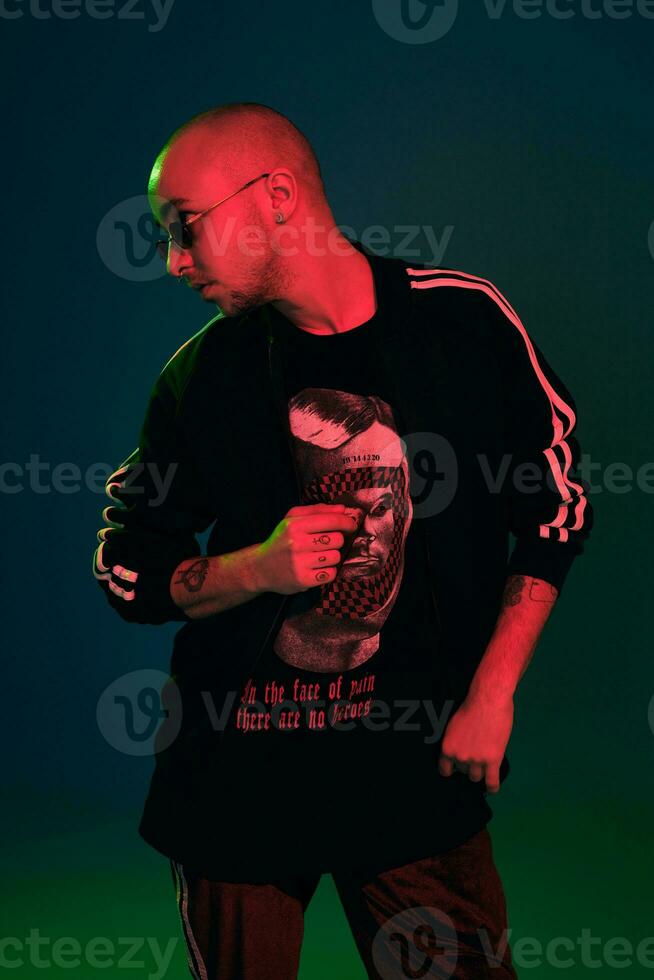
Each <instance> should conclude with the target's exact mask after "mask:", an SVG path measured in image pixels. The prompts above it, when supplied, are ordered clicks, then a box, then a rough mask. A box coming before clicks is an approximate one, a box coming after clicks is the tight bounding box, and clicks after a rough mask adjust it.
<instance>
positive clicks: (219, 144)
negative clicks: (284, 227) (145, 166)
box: [150, 102, 325, 207]
mask: <svg viewBox="0 0 654 980" xmlns="http://www.w3.org/2000/svg"><path fill="white" fill-rule="evenodd" d="M173 151H174V152H175V155H177V154H178V152H179V151H183V155H184V159H185V161H186V162H187V164H188V166H189V169H191V170H192V171H194V172H197V171H198V169H200V168H202V169H206V168H210V169H211V170H213V172H214V173H215V174H216V175H220V177H221V178H222V180H221V183H223V184H224V186H229V187H234V188H236V187H240V186H241V185H242V184H244V183H246V181H248V180H251V179H252V178H253V177H256V176H257V175H258V174H261V173H264V172H270V171H272V170H274V169H275V168H277V167H284V168H286V169H288V170H290V171H292V173H293V175H294V177H295V179H296V180H297V181H298V184H299V185H300V187H301V190H302V192H303V193H304V195H305V198H306V201H307V204H309V205H310V206H312V207H320V206H321V205H323V204H324V203H325V189H324V184H323V180H322V174H321V172H320V164H319V163H318V159H317V157H316V155H315V153H314V151H313V148H312V146H311V144H310V143H309V140H308V139H307V138H306V136H305V135H304V134H303V133H302V132H301V131H300V130H299V129H298V128H297V126H295V125H294V124H293V123H292V122H291V121H290V119H287V117H286V116H284V115H282V113H281V112H277V111H276V110H275V109H271V108H270V107H269V106H266V105H261V104H260V103H257V102H232V103H227V104H225V105H220V106H216V107H215V108H213V109H208V110H207V111H206V112H201V113H198V114H197V115H196V116H193V117H192V118H191V119H189V120H188V121H187V122H185V123H184V125H183V126H180V127H179V129H177V130H175V132H174V133H173V134H172V136H171V137H170V138H169V139H168V141H167V142H166V144H165V146H164V147H163V149H162V150H161V152H160V153H159V156H158V157H157V161H156V163H155V166H154V168H153V171H152V175H151V178H150V190H151V191H153V190H155V188H154V187H153V181H155V180H157V178H158V177H159V174H160V171H161V168H162V166H163V164H164V161H165V160H166V158H167V157H168V156H169V155H172V152H173Z"/></svg>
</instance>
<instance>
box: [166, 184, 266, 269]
mask: <svg viewBox="0 0 654 980" xmlns="http://www.w3.org/2000/svg"><path fill="white" fill-rule="evenodd" d="M269 176H270V173H266V174H259V176H258V177H254V179H253V180H248V182H247V184H243V186H242V187H239V188H238V190H236V191H233V192H232V193H231V194H228V195H227V197H223V198H222V199H221V200H220V201H216V203H215V204H211V205H209V207H208V208H205V209H204V211H199V212H198V213H197V214H194V215H192V216H191V217H190V218H185V219H184V220H183V221H182V219H181V218H175V219H174V220H173V221H171V222H170V224H169V225H168V238H161V239H159V241H158V242H155V245H156V248H157V252H158V253H159V255H160V256H161V258H162V259H163V260H164V262H167V261H168V248H169V246H170V243H171V242H174V243H175V245H177V247H178V248H181V249H189V248H191V246H192V244H193V237H192V235H191V232H190V231H189V226H190V225H192V224H193V223H194V222H195V221H199V220H200V218H204V216H205V215H207V214H209V212H210V211H213V209H214V208H217V207H218V206H219V205H220V204H224V203H225V201H229V199H230V198H232V197H234V196H235V195H236V194H240V193H241V191H244V190H245V188H246V187H250V186H251V185H252V184H256V182H257V181H258V180H261V179H262V178H263V177H269Z"/></svg>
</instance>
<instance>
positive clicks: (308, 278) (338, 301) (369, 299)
mask: <svg viewBox="0 0 654 980" xmlns="http://www.w3.org/2000/svg"><path fill="white" fill-rule="evenodd" d="M328 240H329V245H328V246H327V247H326V248H323V249H321V251H324V252H325V253H326V254H324V255H310V254H308V252H301V253H300V254H299V255H297V256H293V257H291V258H289V259H288V260H287V268H286V270H285V272H286V275H285V276H284V279H285V280H286V282H287V283H288V285H287V288H286V289H285V291H284V295H283V297H280V298H278V299H275V300H273V301H272V305H273V306H274V307H275V308H276V309H277V310H279V312H280V313H282V314H283V315H284V316H285V317H286V318H287V319H288V320H290V321H291V322H292V323H294V324H295V326H296V327H298V328H299V329H300V330H305V331H306V332H307V333H311V334H316V335H318V336H325V335H329V334H334V333H344V332H345V331H347V330H352V329H354V327H358V326H359V325H360V324H361V323H365V322H366V321H367V320H370V318H371V317H372V316H374V314H375V313H376V311H377V296H376V293H375V281H374V278H373V274H372V269H371V267H370V263H369V261H368V259H367V258H366V256H365V255H363V254H362V253H361V252H360V251H359V250H358V249H356V248H355V247H354V246H353V245H352V244H350V242H349V241H348V240H347V238H345V237H344V236H343V235H340V233H339V235H330V236H329V239H328Z"/></svg>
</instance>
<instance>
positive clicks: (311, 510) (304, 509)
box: [286, 504, 345, 517]
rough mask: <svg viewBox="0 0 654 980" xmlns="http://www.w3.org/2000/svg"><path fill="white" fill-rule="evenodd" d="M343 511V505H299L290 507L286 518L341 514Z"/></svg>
mask: <svg viewBox="0 0 654 980" xmlns="http://www.w3.org/2000/svg"><path fill="white" fill-rule="evenodd" d="M344 510H345V504H301V505H298V506H297V507H291V509H290V510H289V511H288V512H287V514H286V516H287V517H302V515H303V514H306V515H307V516H309V515H310V514H325V513H330V512H331V513H339V512H340V513H341V514H342V513H343V511H344Z"/></svg>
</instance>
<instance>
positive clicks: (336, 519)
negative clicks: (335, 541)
mask: <svg viewBox="0 0 654 980" xmlns="http://www.w3.org/2000/svg"><path fill="white" fill-rule="evenodd" d="M358 526H359V520H358V518H355V517H352V516H350V515H348V514H345V513H340V514H312V515H310V516H309V517H304V516H297V517H293V527H294V528H296V527H297V528H298V529H299V530H300V531H304V532H305V533H306V534H311V533H314V532H316V531H318V532H321V531H324V532H326V533H329V531H344V532H345V533H346V534H351V533H352V531H354V530H355V529H356V528H357V527H358Z"/></svg>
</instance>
